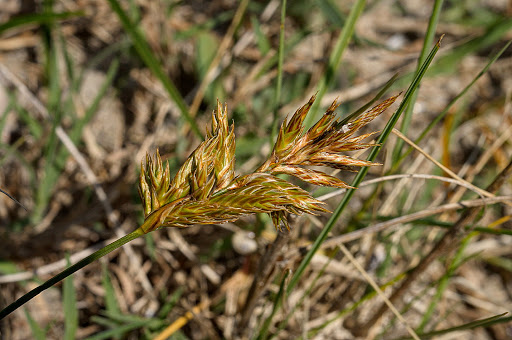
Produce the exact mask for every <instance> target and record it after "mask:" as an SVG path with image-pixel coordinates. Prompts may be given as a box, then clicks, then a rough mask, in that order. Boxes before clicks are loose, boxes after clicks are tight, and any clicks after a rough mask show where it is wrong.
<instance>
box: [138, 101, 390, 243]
mask: <svg viewBox="0 0 512 340" xmlns="http://www.w3.org/2000/svg"><path fill="white" fill-rule="evenodd" d="M396 98H397V96H395V97H392V98H389V99H387V100H386V101H384V102H383V103H381V104H379V105H377V106H375V107H374V108H372V109H370V110H368V111H366V112H365V113H363V114H362V115H361V116H360V117H358V118H357V119H355V120H353V121H351V122H349V123H347V124H342V123H340V122H339V121H337V120H336V119H335V113H334V110H335V109H336V108H337V107H338V104H336V101H335V102H334V103H333V104H332V105H331V106H330V107H329V109H328V110H327V112H326V113H325V114H324V115H323V117H322V118H321V119H320V120H319V121H318V122H317V123H316V124H315V125H314V126H313V127H312V128H310V129H309V130H307V131H306V132H305V133H304V130H305V128H304V126H303V123H304V119H305V118H306V115H307V114H308V112H309V109H310V108H311V105H312V104H313V102H314V101H315V96H313V97H311V99H310V100H309V102H308V103H307V104H306V105H304V106H303V107H301V108H300V109H298V110H297V111H296V112H295V114H294V115H293V116H292V118H291V119H290V120H289V121H288V123H286V122H284V123H283V124H282V125H281V128H280V130H279V135H278V137H277V141H276V143H275V145H274V148H273V150H272V154H271V155H270V157H269V159H268V160H267V161H266V162H265V163H263V164H262V165H261V166H260V167H259V168H258V169H257V170H256V171H255V172H254V173H251V174H248V175H245V176H235V171H234V165H235V134H234V131H233V130H234V129H233V125H231V126H229V125H228V118H227V107H226V106H224V108H223V107H222V106H221V104H220V102H218V103H217V110H216V111H214V112H213V121H212V128H211V131H207V138H206V140H205V141H204V142H202V143H201V144H200V145H199V146H198V147H197V148H196V149H195V150H194V152H193V153H192V154H191V155H190V157H189V158H188V159H187V160H186V161H185V163H184V164H183V166H182V167H181V168H180V169H179V171H178V173H177V174H176V176H175V177H174V178H173V179H172V180H171V178H170V171H169V165H168V164H167V165H166V166H165V168H164V166H163V164H162V159H161V158H160V154H159V153H158V151H157V152H156V154H155V156H154V157H153V158H152V157H151V156H149V155H147V156H146V161H145V164H142V169H141V174H140V183H139V193H140V196H141V198H142V202H143V205H144V216H145V222H144V224H143V225H142V226H141V229H142V230H143V231H144V232H145V233H148V232H150V231H153V230H155V229H158V228H161V227H186V226H190V225H193V224H216V223H224V222H229V221H234V220H237V219H238V218H240V217H241V216H243V215H249V214H254V213H259V212H263V213H268V214H270V215H271V217H272V220H273V222H274V225H275V226H276V228H278V229H280V228H281V225H284V226H285V227H286V228H287V229H289V225H288V219H287V215H288V214H289V213H292V214H296V215H300V214H302V213H308V214H316V213H319V212H327V211H328V210H326V209H325V208H323V206H322V205H323V202H321V201H318V200H316V199H315V198H313V196H311V194H310V193H309V192H307V191H305V190H303V189H301V188H300V187H298V186H296V185H294V184H292V183H290V182H288V181H286V180H284V179H281V178H279V177H277V176H276V175H278V174H288V175H292V176H295V177H297V178H299V179H301V180H302V181H304V182H307V183H311V184H315V185H322V186H332V187H341V188H350V186H349V185H347V184H346V183H345V182H343V181H342V180H340V179H338V178H337V177H334V176H331V175H328V174H326V173H324V172H322V171H319V170H312V169H308V168H305V167H304V166H310V165H316V166H327V167H331V168H336V169H348V168H350V167H351V166H371V165H377V163H372V162H368V161H364V160H358V159H354V158H351V157H349V156H346V155H343V154H341V153H342V152H344V151H352V150H360V149H366V148H369V147H371V146H372V145H375V144H369V143H364V142H362V141H363V140H364V139H365V138H367V137H370V136H371V135H373V134H374V133H375V132H373V133H368V134H364V135H360V136H356V137H353V134H354V133H355V132H356V131H357V130H359V129H360V128H361V127H363V126H365V125H366V124H368V123H369V122H370V121H372V120H373V119H374V118H375V117H377V116H378V115H379V114H381V113H382V112H383V111H384V110H386V109H387V108H388V107H389V106H390V105H391V104H392V103H393V102H394V101H395V99H396Z"/></svg>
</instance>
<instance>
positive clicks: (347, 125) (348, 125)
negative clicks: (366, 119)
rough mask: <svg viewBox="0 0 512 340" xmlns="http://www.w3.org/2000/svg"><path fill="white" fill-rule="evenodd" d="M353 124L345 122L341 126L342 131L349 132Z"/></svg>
mask: <svg viewBox="0 0 512 340" xmlns="http://www.w3.org/2000/svg"><path fill="white" fill-rule="evenodd" d="M351 126H352V123H348V124H345V125H343V126H342V127H341V131H342V132H343V133H347V132H348V131H349V130H350V127H351Z"/></svg>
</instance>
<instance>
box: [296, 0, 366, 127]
mask: <svg viewBox="0 0 512 340" xmlns="http://www.w3.org/2000/svg"><path fill="white" fill-rule="evenodd" d="M365 4H366V1H365V0H357V1H356V3H355V4H354V5H353V6H352V9H351V10H350V14H349V15H348V17H347V20H346V21H345V24H344V25H343V28H342V30H341V32H340V35H339V36H338V39H337V41H336V45H335V46H334V49H333V51H332V53H331V54H330V56H329V62H328V63H327V66H326V70H325V73H324V75H323V76H322V79H321V80H320V84H319V86H318V92H317V98H318V100H317V101H316V103H315V104H313V106H312V107H311V111H312V113H313V114H312V115H310V116H309V117H307V118H306V121H305V122H304V124H305V125H306V127H309V126H311V125H312V124H313V122H314V121H315V120H316V119H317V114H316V112H317V111H318V107H319V105H320V102H321V101H322V98H323V96H324V95H325V92H326V91H327V89H328V88H329V86H330V85H331V84H332V82H333V80H334V78H335V76H336V74H337V71H338V68H339V67H340V63H341V57H342V56H343V52H344V51H345V49H346V48H347V46H348V43H349V41H350V38H351V37H352V35H353V33H354V29H355V26H356V22H357V19H358V18H359V16H360V15H361V13H362V12H363V9H364V7H365Z"/></svg>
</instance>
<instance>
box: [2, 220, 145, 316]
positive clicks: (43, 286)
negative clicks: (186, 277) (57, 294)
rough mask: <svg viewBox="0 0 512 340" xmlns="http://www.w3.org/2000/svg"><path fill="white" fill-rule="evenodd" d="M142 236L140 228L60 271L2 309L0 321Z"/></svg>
mask: <svg viewBox="0 0 512 340" xmlns="http://www.w3.org/2000/svg"><path fill="white" fill-rule="evenodd" d="M142 235H144V233H143V232H142V230H141V229H140V228H139V229H137V230H135V231H132V232H131V233H129V234H127V235H125V236H123V237H122V238H120V239H118V240H116V241H114V242H112V243H110V244H109V245H107V246H105V247H104V248H101V249H100V250H98V251H96V252H94V253H92V254H91V255H89V256H87V257H85V258H83V259H82V260H80V261H78V262H77V263H75V264H74V265H72V266H71V267H68V268H66V269H64V270H63V271H61V272H60V273H58V274H57V275H55V276H53V277H52V278H50V279H49V280H47V281H46V282H44V283H43V284H41V285H39V286H37V287H36V288H34V289H32V290H31V291H29V292H28V293H26V294H25V295H23V296H22V297H20V298H19V299H17V300H16V301H14V302H13V303H11V304H10V305H8V306H7V307H5V308H4V309H2V310H1V311H0V320H2V319H3V318H5V317H6V316H7V315H9V314H11V313H12V312H14V311H15V310H16V309H18V308H19V307H21V306H23V305H24V304H25V303H27V302H28V301H30V300H31V299H32V298H34V297H35V296H37V295H38V294H39V293H41V292H43V291H45V290H46V289H48V288H50V287H52V286H53V285H55V284H56V283H58V282H60V281H61V280H63V279H64V278H66V277H68V276H69V275H71V274H73V273H75V272H76V271H78V270H80V269H82V268H83V267H85V266H87V265H88V264H91V263H93V262H94V261H96V260H98V259H99V258H101V257H103V256H105V255H107V254H109V253H111V252H112V251H114V250H116V249H117V248H119V247H121V246H123V245H124V244H126V243H128V242H130V241H133V240H135V239H136V238H138V237H140V236H142Z"/></svg>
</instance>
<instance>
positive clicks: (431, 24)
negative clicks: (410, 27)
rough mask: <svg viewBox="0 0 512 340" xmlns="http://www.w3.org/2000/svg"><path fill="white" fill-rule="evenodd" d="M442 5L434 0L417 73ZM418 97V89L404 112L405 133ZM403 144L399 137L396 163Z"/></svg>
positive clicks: (425, 55)
mask: <svg viewBox="0 0 512 340" xmlns="http://www.w3.org/2000/svg"><path fill="white" fill-rule="evenodd" d="M442 6H443V0H436V1H435V2H434V8H433V9H432V14H431V16H430V20H429V23H428V27H427V32H426V34H425V39H424V40H423V48H422V49H421V53H420V56H419V58H418V67H417V69H416V73H418V72H419V70H420V67H421V65H422V64H423V62H424V61H425V58H427V55H428V50H429V48H430V46H432V43H433V42H434V37H435V34H436V28H437V23H438V22H439V16H440V15H441V8H442ZM417 97H418V91H415V92H414V93H413V95H412V98H411V100H410V103H409V105H408V106H407V108H406V109H405V112H404V114H403V118H402V126H401V127H400V131H401V132H402V133H403V134H404V135H406V134H407V131H408V129H409V125H410V124H411V120H412V114H413V109H414V105H415V103H416V99H417ZM403 145H404V141H403V140H402V139H398V140H397V142H396V145H395V149H394V150H393V163H395V161H396V160H398V158H399V156H400V154H401V152H402V148H403Z"/></svg>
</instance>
